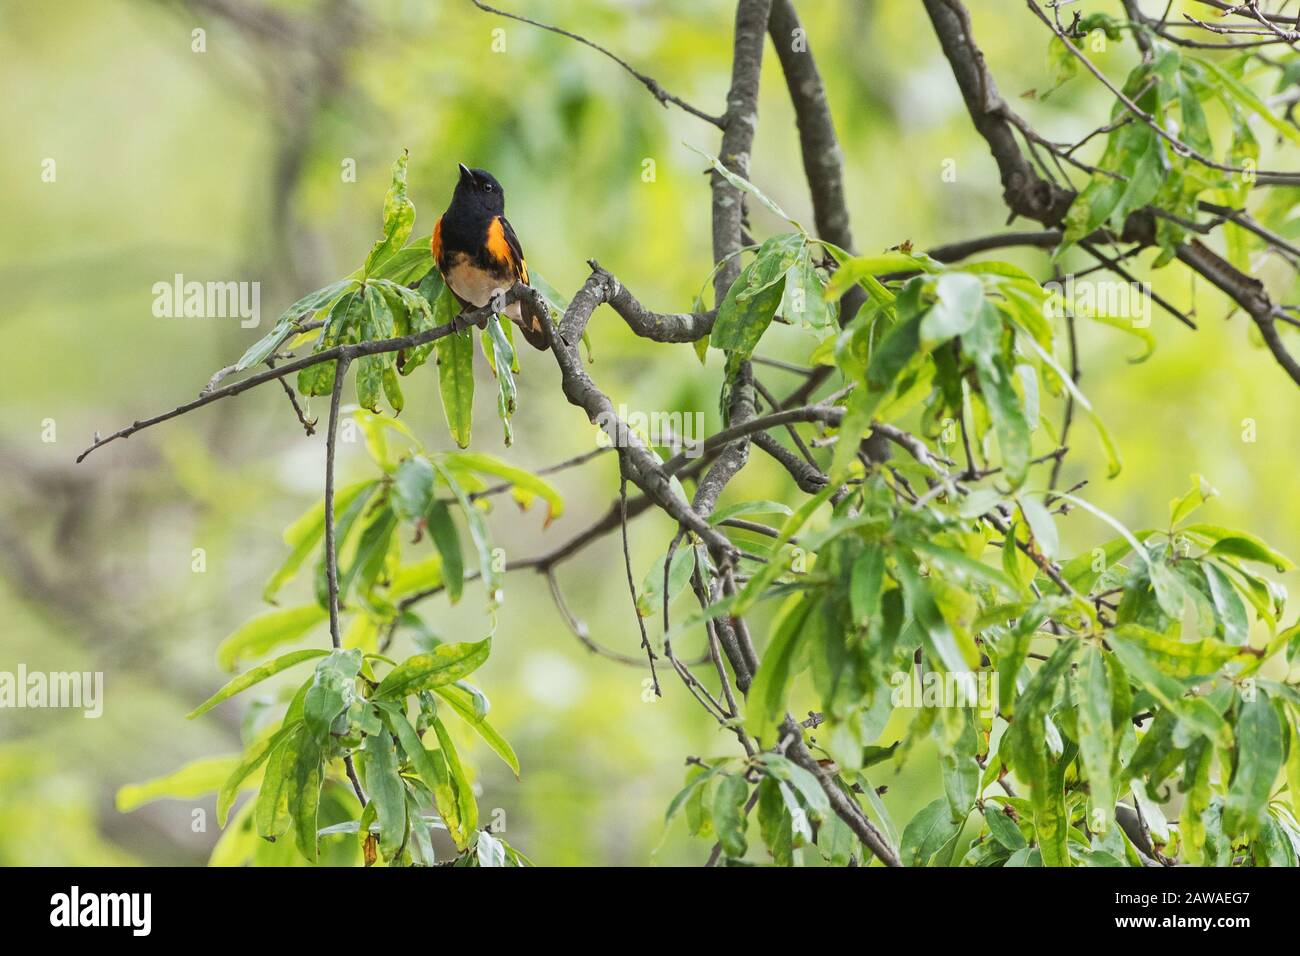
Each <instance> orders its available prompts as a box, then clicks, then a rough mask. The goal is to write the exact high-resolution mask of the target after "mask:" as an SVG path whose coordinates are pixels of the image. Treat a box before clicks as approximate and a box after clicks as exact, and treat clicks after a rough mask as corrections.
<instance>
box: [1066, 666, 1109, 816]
mask: <svg viewBox="0 0 1300 956" xmlns="http://www.w3.org/2000/svg"><path fill="white" fill-rule="evenodd" d="M1074 680H1075V699H1076V703H1077V706H1078V720H1079V758H1080V760H1081V761H1082V763H1083V769H1084V772H1085V773H1086V774H1087V776H1088V789H1089V796H1088V804H1089V806H1091V807H1092V809H1093V812H1092V814H1091V815H1090V817H1089V824H1088V825H1089V828H1090V829H1092V830H1095V831H1097V832H1099V833H1105V832H1106V831H1107V830H1108V829H1109V828H1110V824H1111V821H1112V820H1113V819H1114V813H1115V782H1114V779H1113V777H1112V775H1111V766H1112V764H1113V762H1114V758H1115V734H1114V725H1113V722H1112V720H1111V687H1110V679H1109V674H1108V672H1107V668H1106V661H1105V659H1104V658H1103V656H1102V652H1101V650H1100V649H1099V648H1097V647H1088V648H1087V649H1086V650H1085V651H1084V652H1083V660H1082V661H1081V662H1080V665H1079V670H1078V673H1077V675H1076V676H1075V679H1074Z"/></svg>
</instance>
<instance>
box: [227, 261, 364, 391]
mask: <svg viewBox="0 0 1300 956" xmlns="http://www.w3.org/2000/svg"><path fill="white" fill-rule="evenodd" d="M358 286H360V283H359V282H357V281H356V280H355V279H340V280H339V281H338V282H331V283H330V284H329V285H327V286H325V287H324V288H323V289H317V290H316V291H315V292H309V293H307V295H305V296H303V297H302V298H301V299H299V300H298V301H297V302H295V303H293V305H291V306H289V308H287V309H285V310H284V312H283V313H282V314H281V315H280V317H279V318H278V319H277V320H276V322H275V326H274V327H273V328H272V329H271V331H270V332H268V333H267V334H266V335H265V336H263V337H262V338H261V339H259V340H258V341H257V342H256V343H255V344H254V345H253V346H252V347H251V348H249V350H248V351H247V352H245V353H244V354H243V356H242V357H241V358H240V360H239V361H238V362H236V363H235V371H236V372H243V371H246V370H247V369H250V368H252V367H253V366H254V365H257V364H258V363H260V362H265V361H266V360H267V359H268V358H270V357H271V355H272V354H274V353H275V351H276V350H277V349H279V348H280V346H281V345H283V344H284V343H285V342H286V341H287V340H288V339H289V337H290V336H291V335H293V333H294V329H295V328H296V327H297V323H298V321H299V320H300V319H306V318H310V317H311V316H312V315H315V314H316V313H317V312H320V311H322V310H324V309H326V308H328V307H329V306H330V305H332V304H333V303H334V302H335V301H337V300H338V299H339V298H340V297H341V296H342V295H343V294H344V293H345V292H348V291H350V290H352V289H355V288H357V287H358Z"/></svg>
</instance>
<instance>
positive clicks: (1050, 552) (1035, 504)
mask: <svg viewBox="0 0 1300 956" xmlns="http://www.w3.org/2000/svg"><path fill="white" fill-rule="evenodd" d="M1017 503H1018V504H1019V505H1020V513H1021V514H1023V515H1024V516H1025V521H1026V522H1027V523H1028V524H1029V530H1030V531H1032V532H1033V534H1034V541H1036V542H1037V543H1038V550H1039V551H1040V552H1042V554H1043V556H1044V557H1046V558H1048V559H1052V558H1055V557H1056V555H1057V553H1058V552H1059V551H1060V550H1061V542H1060V538H1059V537H1058V535H1057V533H1056V522H1055V521H1053V520H1052V516H1051V514H1050V513H1049V512H1048V510H1047V509H1046V508H1045V507H1043V503H1042V502H1041V501H1039V500H1038V499H1037V498H1031V497H1029V496H1028V495H1026V496H1025V497H1023V498H1021V499H1020V500H1019V501H1018V502H1017Z"/></svg>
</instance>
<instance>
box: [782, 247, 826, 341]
mask: <svg viewBox="0 0 1300 956" xmlns="http://www.w3.org/2000/svg"><path fill="white" fill-rule="evenodd" d="M812 249H813V247H812V246H811V245H809V244H805V245H804V247H803V250H802V252H801V253H800V255H799V257H798V259H797V260H796V261H795V263H794V265H792V266H790V268H789V269H788V270H786V274H785V292H784V293H783V298H782V300H781V314H782V315H783V316H785V318H786V319H787V320H788V321H790V322H792V323H795V324H798V325H802V326H803V327H805V328H810V329H824V328H826V327H828V326H832V325H833V324H834V320H835V311H836V307H835V306H834V305H832V304H831V303H829V302H827V301H826V299H825V292H826V286H825V283H824V282H823V281H822V278H821V275H820V274H819V273H818V271H817V266H816V264H815V263H814V262H813V258H812Z"/></svg>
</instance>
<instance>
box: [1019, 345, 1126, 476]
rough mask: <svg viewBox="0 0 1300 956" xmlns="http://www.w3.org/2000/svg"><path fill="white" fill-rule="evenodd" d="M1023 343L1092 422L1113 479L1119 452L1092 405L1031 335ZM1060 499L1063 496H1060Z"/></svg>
mask: <svg viewBox="0 0 1300 956" xmlns="http://www.w3.org/2000/svg"><path fill="white" fill-rule="evenodd" d="M1024 341H1026V342H1028V343H1029V347H1030V348H1031V349H1033V351H1034V352H1035V353H1037V355H1038V357H1039V358H1040V359H1042V361H1043V362H1044V363H1045V364H1046V365H1048V366H1049V367H1050V368H1051V369H1052V371H1053V372H1055V373H1056V376H1057V378H1058V379H1059V380H1060V381H1061V383H1062V384H1064V385H1065V388H1066V390H1067V391H1069V393H1070V394H1071V395H1072V396H1073V397H1074V401H1075V403H1076V404H1077V405H1078V406H1079V407H1080V408H1082V409H1083V411H1084V414H1086V415H1087V416H1088V420H1089V421H1090V422H1092V427H1093V429H1095V430H1096V432H1097V437H1098V438H1099V439H1101V446H1102V450H1103V451H1105V453H1106V464H1107V477H1109V478H1114V477H1115V476H1116V475H1118V474H1119V473H1120V467H1121V466H1120V459H1119V450H1118V449H1117V448H1116V447H1115V440H1114V439H1113V438H1111V436H1110V431H1109V430H1108V429H1107V428H1106V425H1105V424H1104V423H1103V422H1102V420H1101V418H1100V417H1099V416H1098V415H1097V413H1096V412H1095V411H1094V410H1093V407H1092V403H1091V402H1090V401H1088V398H1087V396H1086V395H1084V394H1083V392H1081V391H1079V387H1078V386H1077V385H1075V384H1074V379H1072V378H1071V377H1070V376H1069V374H1068V373H1067V372H1066V371H1065V369H1063V368H1061V366H1060V363H1058V362H1057V361H1056V359H1054V358H1053V357H1052V356H1051V355H1049V354H1048V353H1047V352H1046V351H1044V349H1043V347H1042V346H1041V345H1039V344H1038V343H1037V342H1036V341H1034V338H1033V336H1032V335H1027V336H1025V337H1024ZM1060 497H1065V496H1064V495H1061V496H1060Z"/></svg>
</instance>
